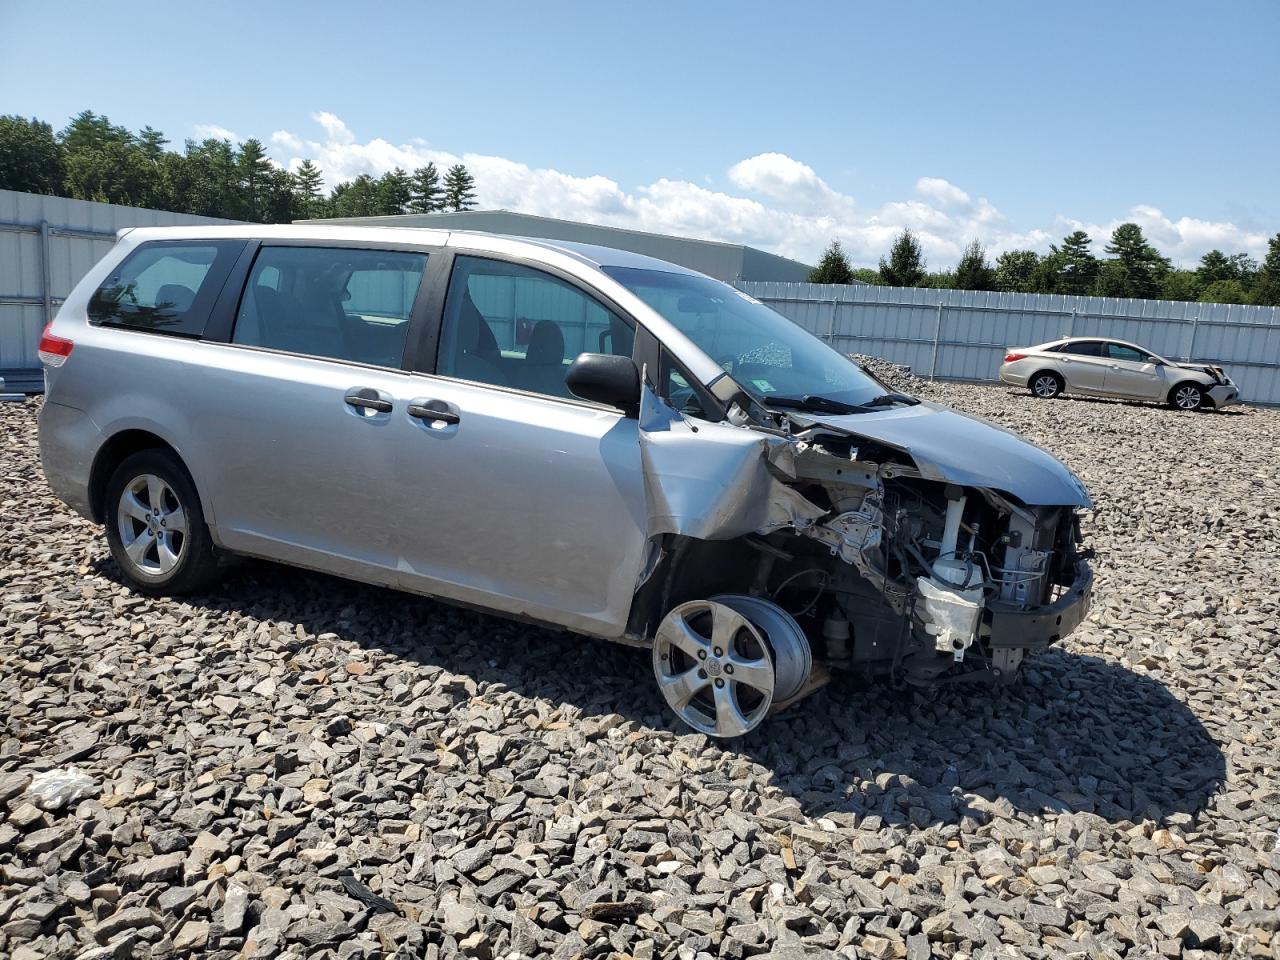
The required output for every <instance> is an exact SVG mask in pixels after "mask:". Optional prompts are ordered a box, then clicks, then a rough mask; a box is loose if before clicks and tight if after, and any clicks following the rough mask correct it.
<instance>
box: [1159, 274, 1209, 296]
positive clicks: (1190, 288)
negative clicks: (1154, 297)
mask: <svg viewBox="0 0 1280 960" xmlns="http://www.w3.org/2000/svg"><path fill="white" fill-rule="evenodd" d="M1202 289H1203V284H1202V283H1201V282H1200V277H1199V276H1198V275H1197V274H1196V271H1194V270H1170V271H1169V272H1168V273H1166V274H1165V275H1164V279H1163V280H1161V281H1160V299H1161V300H1199V299H1200V291H1201V290H1202Z"/></svg>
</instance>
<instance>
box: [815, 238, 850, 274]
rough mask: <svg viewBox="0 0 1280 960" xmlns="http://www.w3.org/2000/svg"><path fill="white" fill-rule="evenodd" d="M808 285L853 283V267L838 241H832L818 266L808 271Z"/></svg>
mask: <svg viewBox="0 0 1280 960" xmlns="http://www.w3.org/2000/svg"><path fill="white" fill-rule="evenodd" d="M809 282H810V283H853V265H852V264H851V263H849V258H848V257H847V256H845V252H844V248H843V247H842V246H840V241H839V240H832V241H831V246H829V247H827V249H826V251H825V252H824V253H823V254H822V259H821V260H819V261H818V265H817V266H816V267H814V268H813V269H812V270H811V271H809Z"/></svg>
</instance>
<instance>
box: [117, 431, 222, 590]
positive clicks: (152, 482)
mask: <svg viewBox="0 0 1280 960" xmlns="http://www.w3.org/2000/svg"><path fill="white" fill-rule="evenodd" d="M103 513H104V515H105V516H104V519H105V522H106V528H107V545H108V546H109V547H110V548H111V556H112V557H113V558H114V559H115V561H116V565H117V566H119V568H120V572H121V573H122V574H123V575H124V579H125V581H126V582H127V583H128V584H129V586H131V587H132V588H133V589H134V590H136V591H137V592H138V593H144V594H147V595H148V596H160V595H165V594H181V593H191V592H194V591H197V590H201V589H203V588H204V587H207V586H209V585H210V584H212V583H213V582H214V581H215V580H216V579H217V577H218V574H219V566H218V558H217V554H216V552H215V550H214V546H213V540H212V538H210V536H209V529H208V527H207V526H205V522H204V511H203V510H201V508H200V497H199V496H198V495H197V493H196V488H195V484H194V483H193V482H192V480H191V477H190V475H189V474H188V473H187V470H186V468H185V467H184V466H183V465H182V462H181V461H180V460H179V459H178V458H177V457H176V456H175V455H174V454H172V453H170V452H169V451H167V450H160V449H153V450H142V451H140V452H138V453H135V454H133V455H131V456H129V457H126V458H125V459H124V460H123V461H122V462H121V463H120V465H119V466H118V467H116V469H115V471H114V472H113V473H112V474H111V478H110V479H109V480H108V481H107V488H106V500H105V509H104V510H103Z"/></svg>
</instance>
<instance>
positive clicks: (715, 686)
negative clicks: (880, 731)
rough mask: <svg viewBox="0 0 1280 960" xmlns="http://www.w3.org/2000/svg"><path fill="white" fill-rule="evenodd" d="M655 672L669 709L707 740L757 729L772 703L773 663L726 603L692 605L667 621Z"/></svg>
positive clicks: (756, 633)
mask: <svg viewBox="0 0 1280 960" xmlns="http://www.w3.org/2000/svg"><path fill="white" fill-rule="evenodd" d="M653 671H654V674H655V675H656V676H657V679H658V689H659V690H661V691H662V696H663V698H664V699H665V700H666V701H667V704H668V706H670V707H671V709H672V710H674V711H675V712H676V714H677V715H678V716H679V717H680V719H681V720H683V721H684V722H685V723H687V724H688V725H689V726H690V727H692V728H693V729H695V730H698V731H700V732H702V733H705V734H707V735H708V736H713V737H736V736H741V735H742V734H744V733H747V732H749V731H751V730H754V729H755V728H756V727H758V726H759V725H760V723H761V721H763V720H764V718H765V715H766V714H768V712H769V707H770V706H772V704H773V690H774V673H773V660H772V658H771V656H770V654H769V647H768V644H767V643H766V642H765V639H764V637H763V636H762V635H761V633H760V631H759V630H758V629H757V628H756V627H755V626H753V625H752V623H751V621H749V620H748V619H747V618H746V617H745V616H743V615H742V614H741V613H739V612H738V611H736V610H733V609H732V608H730V607H729V606H727V605H725V604H723V603H716V602H715V601H711V600H691V601H689V602H688V603H682V604H681V605H680V606H678V607H676V608H675V609H674V610H672V611H671V612H670V613H669V614H667V616H666V617H665V618H664V619H663V621H662V624H661V625H660V626H659V627H658V632H657V636H656V637H655V638H654V644H653Z"/></svg>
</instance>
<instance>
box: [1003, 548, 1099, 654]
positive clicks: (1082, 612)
mask: <svg viewBox="0 0 1280 960" xmlns="http://www.w3.org/2000/svg"><path fill="white" fill-rule="evenodd" d="M1092 604H1093V571H1092V570H1090V569H1089V564H1088V562H1086V561H1084V560H1079V561H1077V562H1076V577H1075V580H1074V581H1073V582H1072V584H1071V586H1070V588H1068V590H1067V591H1066V593H1064V594H1063V595H1062V596H1061V597H1059V598H1058V599H1057V600H1055V601H1054V602H1053V603H1051V604H1049V605H1048V606H1043V607H1035V608H1033V609H1031V610H1020V609H1018V608H1017V607H1015V606H1014V605H1012V604H1007V603H1002V602H1000V601H993V602H991V603H989V604H987V613H986V616H987V617H988V618H989V619H988V625H989V627H990V634H989V636H988V638H987V639H988V642H989V643H990V644H991V648H992V649H993V650H996V649H1010V648H1014V647H1018V648H1023V649H1026V650H1043V649H1044V648H1045V647H1048V646H1050V645H1052V644H1055V643H1057V642H1058V641H1059V640H1061V639H1062V638H1063V637H1065V636H1066V635H1067V634H1069V633H1070V632H1071V631H1072V630H1074V629H1075V628H1076V627H1078V626H1079V625H1080V623H1081V621H1082V620H1084V618H1085V617H1087V616H1088V615H1089V608H1090V606H1092Z"/></svg>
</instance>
